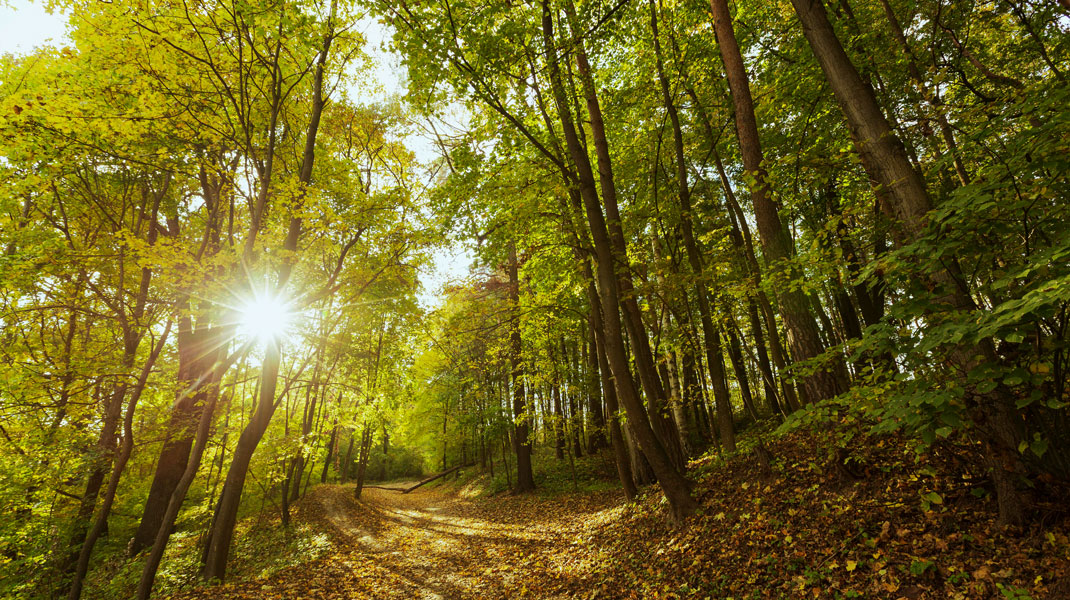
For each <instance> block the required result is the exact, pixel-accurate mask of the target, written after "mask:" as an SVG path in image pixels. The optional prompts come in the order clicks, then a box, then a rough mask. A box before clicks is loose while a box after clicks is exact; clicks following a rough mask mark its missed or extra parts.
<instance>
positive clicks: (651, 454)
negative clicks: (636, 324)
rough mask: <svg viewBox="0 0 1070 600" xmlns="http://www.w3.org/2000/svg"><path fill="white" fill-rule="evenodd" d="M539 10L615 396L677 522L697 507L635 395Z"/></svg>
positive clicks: (608, 257) (548, 19)
mask: <svg viewBox="0 0 1070 600" xmlns="http://www.w3.org/2000/svg"><path fill="white" fill-rule="evenodd" d="M542 10H543V18H542V20H543V41H544V51H545V52H546V54H547V64H548V66H549V67H550V79H551V82H552V86H553V88H554V98H555V102H556V104H557V108H558V115H559V117H560V119H561V124H562V129H563V131H564V135H565V141H566V144H567V147H568V151H569V155H570V156H571V157H572V160H573V163H574V164H575V166H576V168H577V172H578V173H577V174H578V179H579V183H580V196H581V199H582V200H583V204H584V208H585V210H586V214H587V219H588V224H589V226H590V232H591V238H592V241H593V244H594V249H595V258H596V265H597V271H598V282H599V297H600V301H601V302H602V318H603V321H604V323H605V349H606V357H607V359H608V362H609V366H610V369H611V370H612V372H613V377H614V381H615V382H616V386H617V392H618V399H619V401H620V402H621V403H622V404H623V405H624V409H625V411H626V412H627V415H628V421H629V423H630V424H631V428H632V430H633V431H634V432H635V436H636V439H637V441H638V443H639V444H640V446H642V448H643V449H644V453H645V454H646V455H647V458H648V460H649V461H650V464H651V466H652V468H653V470H654V472H655V474H656V475H657V477H658V483H659V484H660V485H661V488H662V491H663V492H664V493H665V497H666V499H667V500H668V503H669V509H670V513H671V515H672V517H673V518H674V519H675V520H677V521H682V520H683V519H684V518H686V517H687V516H688V515H690V514H691V513H692V512H694V511H695V509H696V508H698V503H697V502H695V500H694V498H692V497H691V495H690V488H691V485H690V482H688V481H687V479H686V478H685V477H684V476H683V474H682V473H681V472H680V471H679V470H677V468H676V466H675V465H674V463H673V461H672V460H671V459H670V457H669V454H668V453H667V452H666V450H665V447H664V446H663V445H662V442H661V440H660V439H658V437H657V435H655V433H654V430H653V429H652V428H651V426H650V420H649V417H648V415H647V413H646V410H645V408H644V407H643V404H642V401H641V400H640V398H639V394H638V390H636V388H635V381H634V380H633V379H632V375H631V372H630V370H629V364H628V358H627V354H626V352H625V347H624V339H623V328H622V324H621V320H620V312H619V311H620V307H621V300H620V291H619V288H618V273H617V269H616V260H615V258H614V251H613V247H612V243H611V241H610V239H609V232H608V230H607V227H606V222H605V218H604V216H603V214H602V207H601V204H600V203H599V200H598V195H597V191H596V189H595V182H594V177H593V172H592V171H591V165H590V161H589V159H588V157H587V154H586V150H584V149H583V148H582V147H581V146H580V143H579V138H578V136H577V135H576V130H575V127H574V125H573V121H572V117H571V112H570V109H569V103H568V101H567V97H566V95H565V90H564V87H563V85H562V83H561V74H560V66H559V64H558V61H557V53H556V49H555V48H556V44H557V41H556V39H555V36H554V33H553V15H552V14H551V12H550V7H549V2H548V0H544V2H543V5H542ZM618 224H619V223H618ZM644 337H645V336H644Z"/></svg>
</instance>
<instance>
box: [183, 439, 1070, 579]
mask: <svg viewBox="0 0 1070 600" xmlns="http://www.w3.org/2000/svg"><path fill="white" fill-rule="evenodd" d="M828 441H829V440H827V439H825V438H823V436H822V435H817V434H807V435H800V434H795V435H792V436H788V437H786V438H781V439H778V440H776V441H775V442H772V443H769V444H768V447H769V449H770V450H771V451H772V454H773V456H774V457H775V458H774V461H773V465H772V467H773V468H772V473H771V474H767V475H766V476H761V475H760V474H759V473H758V471H759V470H758V468H757V465H756V461H755V460H754V458H753V456H752V455H750V454H748V453H746V452H740V453H739V454H737V455H736V456H735V457H733V458H732V459H731V460H728V461H727V462H724V461H722V460H721V459H719V458H717V457H716V456H714V455H707V456H705V457H703V458H701V459H698V460H696V461H693V462H692V465H691V475H692V477H693V478H695V479H696V480H697V484H696V488H695V492H696V495H697V497H698V498H699V500H700V502H701V503H702V505H703V508H702V510H701V511H700V512H699V514H698V515H696V516H695V517H693V518H691V519H690V520H689V521H688V525H687V527H686V528H678V527H674V526H672V525H671V524H669V523H668V522H667V521H666V519H665V518H664V513H663V511H662V510H661V509H662V507H663V504H662V501H661V498H660V495H659V494H658V493H657V490H656V489H655V488H647V491H646V493H645V494H644V495H643V496H642V497H641V498H640V499H639V500H638V501H637V502H633V503H626V502H624V501H623V500H624V498H623V496H622V494H621V493H620V492H617V491H596V492H562V491H559V492H557V493H547V492H545V491H544V492H543V493H540V494H535V495H523V496H513V495H509V494H495V495H492V496H490V497H474V494H473V490H477V489H478V486H480V485H483V486H484V487H483V491H486V480H485V479H484V480H480V479H478V478H477V479H470V480H464V479H462V480H460V481H459V482H454V483H447V484H445V485H444V486H442V487H437V488H432V489H420V490H417V491H415V492H413V493H411V494H401V493H400V492H395V491H390V490H381V489H366V490H365V491H364V495H363V497H362V498H361V499H360V500H357V499H355V498H354V497H353V488H352V486H338V485H324V486H318V487H316V488H314V489H313V490H311V491H310V493H309V494H308V496H307V497H306V498H304V499H303V500H302V501H301V502H300V503H298V506H297V516H296V520H297V521H298V522H305V523H310V524H312V525H313V526H314V527H315V528H317V529H319V530H322V531H326V532H328V533H329V536H330V537H331V538H332V544H331V549H330V551H328V552H327V553H325V554H324V555H323V556H321V557H320V558H318V559H316V560H314V561H310V562H307V563H304V564H301V565H298V566H295V567H290V568H287V569H283V570H281V571H279V572H277V573H275V574H273V575H271V576H269V577H267V578H264V579H251V580H245V581H238V582H234V583H228V584H226V585H224V586H216V587H210V588H202V589H200V590H194V591H191V592H185V593H183V594H180V595H177V596H174V597H173V598H174V599H176V600H178V599H181V600H194V599H205V598H219V599H239V598H240V599H246V598H260V599H264V600H268V599H271V598H319V599H332V600H333V599H341V598H422V599H438V598H444V599H453V598H480V599H482V598H585V599H595V598H599V599H606V598H735V599H742V598H836V599H838V598H863V597H864V598H890V599H901V598H905V599H907V600H918V599H934V600H935V599H943V598H1012V599H1019V600H1023V599H1027V598H1035V599H1041V598H1052V599H1056V598H1070V535H1068V534H1070V519H1068V518H1067V517H1068V515H1067V513H1066V504H1065V495H1064V493H1063V492H1059V493H1058V494H1056V495H1052V494H1054V492H1053V491H1052V490H1042V489H1040V488H1038V490H1037V497H1036V506H1037V515H1038V518H1037V519H1036V520H1035V521H1034V524H1033V525H1031V526H1030V527H1028V528H1025V529H1019V530H1008V529H1003V528H1001V527H999V526H997V525H996V523H995V515H994V512H993V501H992V499H991V497H990V495H989V494H988V493H987V492H986V490H985V483H986V482H985V481H984V480H983V479H982V480H978V479H976V478H970V477H964V476H963V475H962V474H961V473H962V471H961V465H957V464H955V461H956V460H957V458H956V455H955V454H953V453H946V452H945V453H941V452H939V451H938V452H935V453H931V454H926V455H916V454H915V453H914V452H913V450H911V449H909V448H907V447H906V445H905V444H904V443H903V442H902V440H900V439H898V438H891V437H886V438H881V439H873V438H869V439H866V440H864V441H861V442H859V443H858V444H857V445H856V447H854V448H851V449H850V455H851V456H852V461H851V463H850V466H849V467H847V468H846V469H842V468H837V467H836V465H835V464H830V462H829V461H832V460H835V459H833V458H832V456H835V454H834V453H826V452H824V451H821V450H818V449H819V448H821V447H822V444H824V443H826V442H828ZM825 447H828V446H825ZM826 454H829V455H828V456H826ZM842 456H843V454H842V453H841V454H840V457H841V458H842ZM399 485H400V484H399Z"/></svg>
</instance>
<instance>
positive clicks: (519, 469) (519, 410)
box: [507, 242, 535, 492]
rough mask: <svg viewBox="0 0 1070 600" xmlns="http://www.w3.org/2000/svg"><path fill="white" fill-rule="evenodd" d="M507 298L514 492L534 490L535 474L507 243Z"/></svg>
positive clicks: (516, 291)
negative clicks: (510, 316)
mask: <svg viewBox="0 0 1070 600" xmlns="http://www.w3.org/2000/svg"><path fill="white" fill-rule="evenodd" d="M507 270H508V272H509V300H510V303H511V304H512V306H513V311H514V316H513V321H512V324H511V325H510V327H509V360H510V361H511V363H512V380H513V386H512V387H513V422H514V423H515V425H514V435H513V449H514V450H515V451H516V491H517V492H530V491H532V490H534V489H535V476H534V473H533V471H532V469H531V439H530V437H529V435H528V423H530V421H531V417H530V416H529V415H528V414H527V403H526V402H525V400H524V362H523V358H522V356H521V352H522V350H523V348H522V346H521V339H520V275H519V272H518V270H519V265H518V264H517V257H516V245H514V244H513V243H512V242H510V244H509V263H508V269H507Z"/></svg>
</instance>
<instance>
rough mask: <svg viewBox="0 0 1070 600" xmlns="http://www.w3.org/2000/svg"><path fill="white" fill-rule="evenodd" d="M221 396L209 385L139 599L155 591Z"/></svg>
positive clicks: (140, 584)
mask: <svg viewBox="0 0 1070 600" xmlns="http://www.w3.org/2000/svg"><path fill="white" fill-rule="evenodd" d="M224 370H225V368H223V367H222V366H221V367H220V368H218V369H216V372H215V373H214V374H213V375H211V378H212V380H213V381H218V380H219V379H221V378H222V376H223V373H222V371H224ZM218 397H219V394H218V390H217V389H216V388H215V387H214V386H213V387H212V388H210V389H209V394H208V398H207V404H206V405H205V407H204V409H203V410H202V411H201V416H200V421H199V422H198V424H197V431H196V434H195V439H196V442H195V443H194V446H193V448H192V451H191V454H190V458H189V461H187V462H186V469H185V471H183V473H182V477H181V478H179V480H178V485H177V486H175V491H174V492H173V493H172V494H171V499H170V501H169V502H168V504H167V509H166V510H165V511H164V515H163V520H162V521H161V522H160V529H159V530H158V531H157V532H156V539H155V540H153V543H152V548H151V550H150V551H149V555H148V557H147V558H146V559H145V566H144V567H143V569H142V571H141V579H140V580H139V581H138V587H137V600H148V598H149V596H150V595H151V594H152V584H153V581H154V580H155V579H156V571H157V569H159V567H160V561H161V560H162V559H163V553H164V550H165V549H166V548H167V540H168V539H169V538H170V537H171V528H172V527H174V524H175V519H177V518H178V511H179V510H181V508H182V503H183V502H184V501H185V499H186V492H188V491H189V486H190V484H191V483H193V478H194V477H195V476H196V475H197V469H198V468H199V467H200V465H201V457H202V456H203V455H204V447H205V445H206V444H207V443H208V436H209V433H210V430H211V425H212V415H213V413H215V408H216V403H217V400H218Z"/></svg>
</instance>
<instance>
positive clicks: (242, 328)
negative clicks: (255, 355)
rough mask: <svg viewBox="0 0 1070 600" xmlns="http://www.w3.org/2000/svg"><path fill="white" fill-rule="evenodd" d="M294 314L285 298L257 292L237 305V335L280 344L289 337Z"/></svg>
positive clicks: (255, 340)
mask: <svg viewBox="0 0 1070 600" xmlns="http://www.w3.org/2000/svg"><path fill="white" fill-rule="evenodd" d="M295 316H296V314H295V312H294V309H293V307H292V306H291V305H290V303H289V302H287V301H286V300H284V299H282V298H279V297H277V296H270V295H266V294H264V295H260V294H258V295H256V296H254V297H253V298H251V299H249V300H248V301H246V302H245V303H243V304H242V305H241V306H239V307H238V323H237V325H238V328H237V335H238V337H240V338H243V339H245V340H247V341H249V342H256V343H260V344H264V345H267V344H281V343H282V342H283V341H285V340H286V338H287V337H289V334H290V329H291V327H292V326H293V324H294V320H295Z"/></svg>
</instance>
